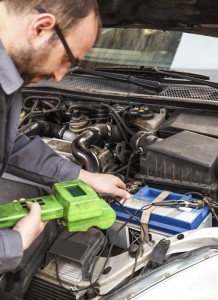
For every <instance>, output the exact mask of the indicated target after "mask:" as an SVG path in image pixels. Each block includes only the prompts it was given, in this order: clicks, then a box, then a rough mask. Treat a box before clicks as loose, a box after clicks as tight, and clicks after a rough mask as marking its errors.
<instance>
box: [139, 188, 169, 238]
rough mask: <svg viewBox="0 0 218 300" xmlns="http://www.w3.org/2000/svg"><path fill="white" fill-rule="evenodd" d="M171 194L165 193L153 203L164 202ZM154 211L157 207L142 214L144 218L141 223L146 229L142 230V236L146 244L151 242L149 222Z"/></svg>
mask: <svg viewBox="0 0 218 300" xmlns="http://www.w3.org/2000/svg"><path fill="white" fill-rule="evenodd" d="M170 193H171V192H169V191H163V192H162V193H160V194H159V195H158V196H157V197H156V198H155V199H154V200H153V202H152V203H154V202H161V201H163V200H164V199H166V197H167V196H169V194H170ZM154 209H155V206H152V207H150V208H149V209H146V210H144V211H143V212H142V216H141V223H142V226H143V228H144V230H143V229H142V228H141V236H142V240H145V241H146V242H149V232H148V222H149V219H150V215H151V213H152V212H153V210H154ZM144 233H145V236H144Z"/></svg>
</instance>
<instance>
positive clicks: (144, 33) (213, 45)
mask: <svg viewBox="0 0 218 300" xmlns="http://www.w3.org/2000/svg"><path fill="white" fill-rule="evenodd" d="M217 49H218V38H215V37H208V36H203V35H196V34H189V33H182V32H176V31H161V30H151V29H137V28H127V29H125V28H109V29H103V30H102V31H101V34H100V36H99V38H98V40H97V42H96V43H95V46H94V47H93V48H92V49H91V50H90V51H89V52H88V53H87V55H86V57H85V59H84V61H83V65H82V66H83V67H85V68H97V67H98V68H99V67H108V66H126V67H127V66H144V67H160V68H165V69H173V70H180V71H185V72H193V73H200V74H205V75H208V76H209V77H210V80H212V81H216V82H218V51H217Z"/></svg>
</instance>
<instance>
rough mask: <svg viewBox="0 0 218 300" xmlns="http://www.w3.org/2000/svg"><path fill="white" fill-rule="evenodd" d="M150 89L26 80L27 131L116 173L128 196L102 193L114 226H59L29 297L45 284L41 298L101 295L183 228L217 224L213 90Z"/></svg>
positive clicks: (180, 238)
mask: <svg viewBox="0 0 218 300" xmlns="http://www.w3.org/2000/svg"><path fill="white" fill-rule="evenodd" d="M145 91H146V90H144V88H143V87H136V86H135V85H133V84H131V83H125V84H124V83H120V82H116V81H114V80H109V79H105V78H97V77H95V76H89V77H87V76H86V75H79V76H78V75H77V76H75V75H74V74H69V75H68V76H66V77H65V78H64V80H63V81H62V82H61V83H52V82H51V81H47V82H42V83H40V84H37V85H29V86H27V87H25V88H24V89H23V98H24V102H23V110H22V113H21V117H20V127H19V131H20V132H21V133H23V134H26V135H27V136H30V137H31V136H34V135H39V136H41V137H42V139H43V140H44V142H45V143H47V144H48V145H49V146H50V147H51V148H53V149H54V151H56V152H58V153H59V154H60V155H62V156H64V157H65V158H66V159H69V160H71V161H73V162H76V163H78V164H80V165H81V166H82V168H84V169H86V170H88V171H90V172H94V173H97V172H102V173H111V174H114V175H116V176H118V177H120V178H121V179H122V180H123V181H124V182H125V183H126V185H127V189H128V191H129V192H130V193H131V195H132V197H131V199H130V200H127V201H123V200H120V199H114V198H113V197H112V196H111V195H103V197H104V198H105V200H106V201H107V202H108V203H109V204H110V205H111V206H112V208H113V209H114V210H115V212H116V215H117V220H116V222H115V223H114V225H113V226H112V227H111V228H109V229H108V230H105V231H101V230H99V229H97V228H91V229H89V230H88V231H87V232H85V233H73V234H72V233H67V232H66V231H63V232H62V233H61V234H60V235H59V236H58V238H57V240H56V241H55V243H54V244H53V246H52V247H51V249H50V250H49V251H48V253H47V254H46V263H45V265H44V266H43V267H42V268H40V270H38V272H37V274H36V275H35V276H34V278H33V280H32V282H31V283H30V287H29V289H28V290H27V293H26V295H25V298H24V299H26V300H28V299H31V300H33V299H38V298H36V297H37V296H34V295H37V293H39V291H40V293H43V292H42V290H44V291H45V292H44V293H45V295H44V294H43V295H44V298H43V299H56V298H52V297H55V296H54V295H55V294H56V293H57V294H58V295H60V297H61V295H62V297H64V298H63V299H100V298H101V297H102V296H106V295H108V294H110V293H112V292H114V291H115V290H116V289H118V288H120V287H122V286H123V285H125V284H127V283H128V282H130V281H131V280H133V278H136V277H137V276H138V275H139V274H140V273H141V272H142V270H144V268H146V266H147V262H148V261H149V257H150V255H151V253H155V251H161V253H162V255H163V259H162V261H160V262H158V261H157V259H156V258H155V259H154V261H153V265H155V266H156V267H158V266H160V265H162V264H163V263H164V261H165V255H166V253H167V251H168V249H172V250H170V251H171V254H174V255H175V253H180V252H182V251H184V247H185V245H186V246H187V244H186V243H187V242H186V238H185V237H186V233H185V232H186V231H188V232H189V233H188V234H190V231H191V230H193V229H198V228H205V230H207V229H209V228H211V227H214V226H217V221H218V217H217V214H216V209H217V208H218V206H217V204H216V203H217V200H218V111H217V89H215V88H212V87H207V86H202V85H193V84H192V85H188V84H177V83H174V84H171V85H166V86H165V88H164V89H163V90H162V91H161V92H160V93H158V95H153V94H152V95H149V94H148V93H145ZM151 203H152V204H151ZM153 203H156V204H153ZM160 203H165V204H164V205H162V204H160ZM148 211H149V213H147V212H148ZM194 234H197V233H196V231H194V232H193V239H195V237H194ZM187 236H188V235H187ZM210 238H212V237H211V236H208V240H209V239H210ZM197 239H199V237H197ZM168 241H170V242H168ZM178 242H179V243H180V246H181V248H177V246H175V245H177V243H178ZM207 242H208V244H210V241H207V239H205V241H203V240H202V245H201V246H206V245H207ZM180 246H179V247H180ZM198 246H199V245H198ZM156 247H157V248H156ZM169 247H170V248H169ZM174 247H175V249H174ZM69 249H70V250H69ZM155 249H161V250H155ZM178 249H179V250H178ZM191 249H192V250H193V249H195V248H194V246H193V248H191ZM153 251H154V252H153ZM156 267H155V268H156ZM143 272H145V270H144V271H143ZM34 297H35V298H34ZM60 299H62V298H60Z"/></svg>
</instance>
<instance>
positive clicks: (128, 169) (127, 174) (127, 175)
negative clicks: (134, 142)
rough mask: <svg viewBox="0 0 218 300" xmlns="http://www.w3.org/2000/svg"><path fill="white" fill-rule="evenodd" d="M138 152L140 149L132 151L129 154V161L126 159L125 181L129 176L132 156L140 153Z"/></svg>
mask: <svg viewBox="0 0 218 300" xmlns="http://www.w3.org/2000/svg"><path fill="white" fill-rule="evenodd" d="M140 153H142V151H141V150H137V151H136V152H133V153H132V154H131V155H130V158H129V161H128V165H127V171H126V182H127V180H128V178H129V172H130V166H131V164H132V160H133V158H134V157H135V156H136V155H138V154H140Z"/></svg>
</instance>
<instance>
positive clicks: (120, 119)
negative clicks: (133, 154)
mask: <svg viewBox="0 0 218 300" xmlns="http://www.w3.org/2000/svg"><path fill="white" fill-rule="evenodd" d="M101 106H104V107H107V108H108V109H109V110H110V111H111V112H112V114H114V115H115V116H116V117H117V119H118V120H119V121H120V123H121V124H122V125H123V127H124V129H125V130H126V131H127V132H128V133H129V134H130V135H131V136H133V135H134V134H135V132H134V131H132V130H131V129H129V127H127V126H126V124H125V123H124V121H123V119H122V118H121V117H120V115H119V114H118V113H117V112H116V111H115V109H114V108H113V107H111V106H110V105H108V104H106V103H102V104H101Z"/></svg>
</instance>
